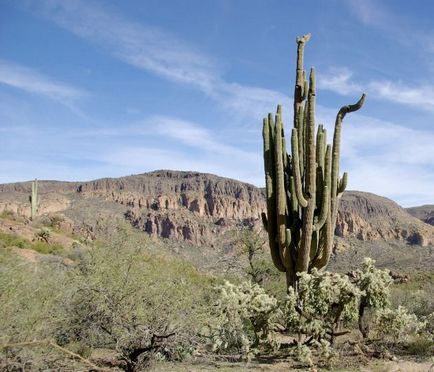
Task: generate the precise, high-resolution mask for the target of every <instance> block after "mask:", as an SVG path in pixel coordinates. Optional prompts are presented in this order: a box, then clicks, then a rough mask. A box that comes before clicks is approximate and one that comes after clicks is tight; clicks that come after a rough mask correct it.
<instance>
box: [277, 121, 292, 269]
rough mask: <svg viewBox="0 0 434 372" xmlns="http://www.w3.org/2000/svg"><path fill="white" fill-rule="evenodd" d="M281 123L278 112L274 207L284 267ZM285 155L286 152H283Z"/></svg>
mask: <svg viewBox="0 0 434 372" xmlns="http://www.w3.org/2000/svg"><path fill="white" fill-rule="evenodd" d="M282 132H283V124H282V119H281V116H280V114H277V115H276V130H275V147H274V156H275V164H276V173H275V174H276V209H277V245H278V247H279V251H280V257H281V259H282V263H283V265H284V266H285V268H286V269H288V267H289V266H290V255H289V251H288V249H287V246H286V213H287V205H286V191H285V178H284V177H285V175H284V167H283V154H282V138H283V136H282V134H283V133H282ZM285 155H286V154H285Z"/></svg>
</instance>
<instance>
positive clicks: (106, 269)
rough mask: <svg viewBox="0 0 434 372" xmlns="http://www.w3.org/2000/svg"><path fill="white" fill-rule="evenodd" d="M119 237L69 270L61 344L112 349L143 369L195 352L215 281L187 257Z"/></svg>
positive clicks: (59, 336)
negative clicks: (164, 253)
mask: <svg viewBox="0 0 434 372" xmlns="http://www.w3.org/2000/svg"><path fill="white" fill-rule="evenodd" d="M147 252H148V251H147V250H146V248H142V247H136V246H135V245H134V242H131V241H128V240H125V239H122V238H119V239H117V240H114V241H113V242H112V244H110V245H109V246H105V247H98V246H97V247H95V248H93V249H92V250H90V251H89V252H88V254H87V255H86V256H85V258H84V259H83V260H82V261H81V262H80V263H79V265H77V267H76V268H75V269H73V270H71V271H70V272H69V274H68V287H69V290H68V293H65V296H63V298H62V301H61V305H60V306H59V310H61V314H60V315H59V316H58V323H57V327H56V332H55V337H56V340H57V342H58V343H60V344H62V345H64V344H70V343H71V342H73V343H79V344H81V345H84V346H86V347H90V348H109V349H113V350H116V351H117V352H118V353H119V358H120V359H121V360H123V361H124V363H125V364H126V366H128V368H131V369H136V368H139V366H140V367H143V366H145V365H146V364H147V363H148V362H149V361H150V360H152V359H153V358H155V357H158V358H166V359H170V360H178V359H181V358H183V357H184V356H185V355H187V354H188V353H190V352H191V351H192V350H193V349H194V347H195V345H196V343H197V342H198V336H197V334H198V333H199V331H200V329H201V328H202V327H203V325H204V323H205V319H207V318H208V317H209V314H208V309H209V308H208V305H207V300H206V294H207V291H206V289H207V288H208V286H210V280H209V279H208V278H207V277H206V276H205V275H203V274H201V273H199V272H198V271H197V270H195V269H194V268H192V267H191V266H190V265H188V264H184V263H181V262H176V261H175V260H173V259H169V258H165V257H157V256H152V255H149V253H147Z"/></svg>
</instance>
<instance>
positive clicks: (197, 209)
mask: <svg viewBox="0 0 434 372" xmlns="http://www.w3.org/2000/svg"><path fill="white" fill-rule="evenodd" d="M30 187H31V186H30V182H27V183H25V182H24V183H16V184H8V185H0V213H1V212H2V211H12V212H14V213H17V214H20V215H23V216H26V217H28V215H29V213H30V207H29V202H28V196H29V194H30ZM39 190H40V194H41V208H40V213H41V214H44V213H56V212H61V213H65V214H68V215H69V217H70V218H71V219H73V220H74V213H73V211H74V209H76V210H77V209H80V211H81V212H82V210H83V208H87V209H88V211H86V212H87V216H90V217H92V216H97V215H98V214H97V213H96V211H97V209H98V208H100V206H101V203H104V208H108V209H111V210H112V211H113V214H114V215H116V214H117V215H121V217H125V218H126V219H127V220H128V221H129V222H130V223H131V224H133V225H134V226H135V227H137V228H138V229H141V230H142V231H144V232H146V233H148V234H149V235H151V236H159V237H163V238H168V239H172V240H177V241H189V242H191V243H194V244H197V245H209V246H211V245H212V244H213V243H212V242H214V241H216V240H217V241H218V236H219V235H220V234H221V233H222V232H224V231H227V230H229V229H234V228H237V227H239V226H243V225H248V226H251V225H256V226H258V225H259V224H260V223H261V222H260V220H261V219H260V215H261V212H263V211H265V209H266V207H265V200H264V192H263V190H262V189H260V188H257V187H255V186H253V185H249V184H246V183H243V182H239V181H236V180H232V179H227V178H222V177H218V176H215V175H211V174H203V173H197V172H178V171H155V172H150V173H144V174H140V175H134V176H128V177H121V178H104V179H99V180H95V181H90V182H83V183H78V182H55V181H39ZM92 208H93V209H92ZM122 214H123V216H122ZM75 215H76V216H78V217H75V220H76V222H77V223H80V222H81V223H82V222H83V221H79V220H80V218H82V217H81V216H82V215H83V213H76V214H75ZM90 219H91V218H90ZM88 220H89V217H88ZM336 234H337V235H338V236H340V237H343V238H345V237H354V238H357V239H359V240H363V241H370V240H400V241H405V242H408V243H410V244H418V245H430V244H434V227H433V226H430V225H428V224H426V223H423V222H422V221H420V220H419V219H417V218H415V217H413V216H412V215H410V214H409V213H408V212H407V211H406V210H405V209H403V208H401V207H400V206H399V205H398V204H396V203H395V202H393V201H391V200H389V199H386V198H383V197H380V196H377V195H374V194H370V193H363V192H356V191H348V192H345V193H344V195H343V197H342V199H341V203H340V210H339V214H338V220H337V225H336Z"/></svg>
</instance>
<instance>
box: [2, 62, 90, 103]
mask: <svg viewBox="0 0 434 372" xmlns="http://www.w3.org/2000/svg"><path fill="white" fill-rule="evenodd" d="M0 84H5V85H9V86H12V87H14V88H18V89H22V90H25V91H26V92H29V93H34V94H39V95H43V96H46V97H49V98H51V99H54V100H73V99H76V98H80V97H82V96H84V95H85V94H86V93H85V92H84V91H83V90H81V89H78V88H75V87H73V86H71V85H68V84H65V83H61V82H58V81H55V80H53V79H51V78H49V77H47V76H45V75H42V74H40V73H38V72H37V71H35V70H33V69H30V68H28V67H25V66H21V65H18V64H15V63H11V62H8V61H5V60H2V59H0Z"/></svg>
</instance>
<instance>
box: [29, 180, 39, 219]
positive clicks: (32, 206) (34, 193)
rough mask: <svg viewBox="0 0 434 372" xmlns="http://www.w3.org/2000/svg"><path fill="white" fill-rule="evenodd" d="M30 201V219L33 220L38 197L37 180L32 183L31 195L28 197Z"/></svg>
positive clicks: (36, 211) (37, 206) (36, 209)
mask: <svg viewBox="0 0 434 372" xmlns="http://www.w3.org/2000/svg"><path fill="white" fill-rule="evenodd" d="M29 200H30V218H31V219H32V220H33V219H34V218H35V216H36V213H38V208H39V202H40V197H39V194H38V180H37V179H35V180H34V181H32V195H30V196H29Z"/></svg>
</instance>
